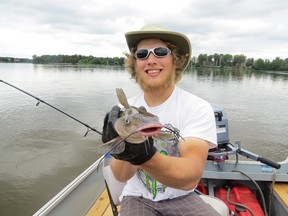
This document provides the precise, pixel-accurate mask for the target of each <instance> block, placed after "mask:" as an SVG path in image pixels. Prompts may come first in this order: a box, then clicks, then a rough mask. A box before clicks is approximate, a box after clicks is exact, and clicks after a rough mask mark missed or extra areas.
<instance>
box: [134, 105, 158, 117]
mask: <svg viewBox="0 0 288 216" xmlns="http://www.w3.org/2000/svg"><path fill="white" fill-rule="evenodd" d="M131 107H132V108H134V109H136V110H137V111H138V112H139V113H140V114H143V115H146V116H151V117H154V116H155V115H154V114H152V113H150V112H147V111H146V109H145V108H144V109H145V110H144V109H143V108H141V107H139V108H138V107H135V106H131Z"/></svg>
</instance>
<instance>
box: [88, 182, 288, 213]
mask: <svg viewBox="0 0 288 216" xmlns="http://www.w3.org/2000/svg"><path fill="white" fill-rule="evenodd" d="M273 190H274V191H275V192H276V194H277V195H278V196H279V197H280V198H281V200H282V201H283V203H284V204H285V205H286V207H288V184H287V183H276V184H275V185H274V187H273ZM86 216H113V213H112V209H111V205H110V201H109V197H108V193H107V190H106V189H105V190H103V192H102V194H101V195H100V196H99V198H98V200H97V201H96V202H95V204H94V205H93V206H92V207H91V209H90V210H89V211H88V213H87V214H86Z"/></svg>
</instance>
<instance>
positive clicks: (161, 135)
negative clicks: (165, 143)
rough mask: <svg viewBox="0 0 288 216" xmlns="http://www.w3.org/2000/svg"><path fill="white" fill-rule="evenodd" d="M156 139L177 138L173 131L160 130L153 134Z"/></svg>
mask: <svg viewBox="0 0 288 216" xmlns="http://www.w3.org/2000/svg"><path fill="white" fill-rule="evenodd" d="M153 138H154V139H156V140H170V139H174V138H176V136H175V135H174V134H172V133H167V132H159V133H157V134H155V135H154V136H153Z"/></svg>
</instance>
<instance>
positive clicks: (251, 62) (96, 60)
mask: <svg viewBox="0 0 288 216" xmlns="http://www.w3.org/2000/svg"><path fill="white" fill-rule="evenodd" d="M0 62H11V63H33V64H83V65H88V64H91V65H119V66H122V65H124V57H95V56H91V55H90V56H84V55H41V56H37V55H33V56H32V59H28V58H13V57H0ZM190 66H195V67H222V68H224V67H234V68H252V69H255V70H274V71H288V58H286V59H281V58H279V57H277V58H275V59H274V60H268V59H265V60H263V59H261V58H260V59H256V60H255V59H254V58H247V57H246V56H245V55H243V54H241V55H234V56H233V55H231V54H218V53H215V54H213V55H207V54H200V55H199V56H198V57H193V58H192V59H191V61H190Z"/></svg>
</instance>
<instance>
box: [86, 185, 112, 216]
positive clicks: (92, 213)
mask: <svg viewBox="0 0 288 216" xmlns="http://www.w3.org/2000/svg"><path fill="white" fill-rule="evenodd" d="M86 216H113V213H112V208H111V205H110V201H109V197H108V193H107V190H106V189H105V190H103V192H102V193H101V195H100V196H99V198H98V199H97V201H96V202H95V204H94V205H93V206H92V207H91V209H90V210H89V211H88V213H87V214H86Z"/></svg>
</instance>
